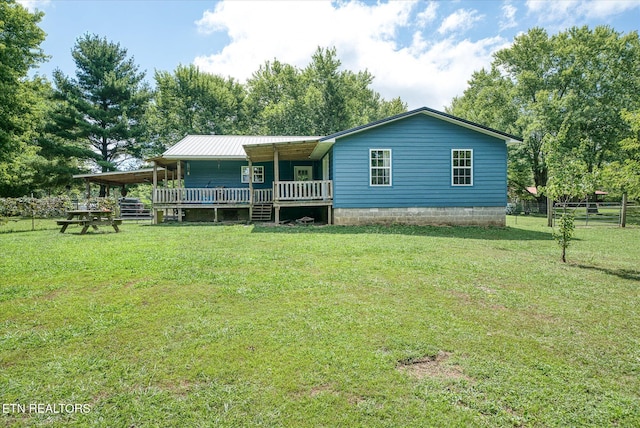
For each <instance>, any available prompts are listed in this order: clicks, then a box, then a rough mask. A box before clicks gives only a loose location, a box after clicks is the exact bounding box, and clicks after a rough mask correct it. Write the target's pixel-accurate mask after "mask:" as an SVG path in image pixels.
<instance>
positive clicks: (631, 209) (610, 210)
mask: <svg viewBox="0 0 640 428" xmlns="http://www.w3.org/2000/svg"><path fill="white" fill-rule="evenodd" d="M565 210H566V211H570V212H572V213H573V215H574V219H575V224H576V226H620V225H621V224H622V203H621V202H591V201H582V202H566V203H558V202H556V203H555V204H554V206H553V221H554V224H555V221H556V219H557V218H559V217H561V216H562V214H563V212H564V211H565ZM626 223H627V224H635V225H638V224H640V205H637V204H627V210H626Z"/></svg>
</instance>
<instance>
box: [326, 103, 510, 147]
mask: <svg viewBox="0 0 640 428" xmlns="http://www.w3.org/2000/svg"><path fill="white" fill-rule="evenodd" d="M418 114H424V115H427V116H431V117H435V118H436V119H441V120H444V121H446V122H450V123H453V124H454V125H458V126H462V127H464V128H468V129H472V130H474V131H477V132H480V133H483V134H487V135H490V136H492V137H496V138H499V139H501V140H504V141H506V142H521V139H520V138H519V137H516V136H514V135H511V134H507V133H506V132H502V131H498V130H496V129H493V128H489V127H488V126H484V125H480V124H478V123H474V122H471V121H469V120H466V119H462V118H460V117H456V116H453V115H450V114H448V113H444V112H441V111H438V110H434V109H431V108H428V107H420V108H418V109H415V110H411V111H407V112H404V113H400V114H397V115H395V116H391V117H387V118H384V119H380V120H376V121H374V122H371V123H367V124H366V125H361V126H356V127H355V128H351V129H347V130H345V131H340V132H336V133H335V134H331V135H327V136H326V137H322V138H321V139H320V142H323V141H335V140H336V139H339V138H342V137H346V136H347V135H352V134H355V133H358V132H362V131H366V130H368V129H371V128H375V127H378V126H381V125H386V124H387V123H391V122H395V121H397V120H400V119H404V118H407V117H410V116H415V115H418Z"/></svg>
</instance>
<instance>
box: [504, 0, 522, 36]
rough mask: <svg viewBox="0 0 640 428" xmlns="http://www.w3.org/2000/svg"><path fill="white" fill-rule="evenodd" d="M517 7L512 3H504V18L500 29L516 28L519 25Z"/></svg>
mask: <svg viewBox="0 0 640 428" xmlns="http://www.w3.org/2000/svg"><path fill="white" fill-rule="evenodd" d="M517 11H518V9H516V7H515V6H513V5H512V4H511V3H505V4H503V5H502V20H501V21H500V30H501V31H502V30H506V29H508V28H515V27H517V26H518V23H517V22H516V12H517Z"/></svg>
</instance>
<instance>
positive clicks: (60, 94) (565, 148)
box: [0, 0, 640, 198]
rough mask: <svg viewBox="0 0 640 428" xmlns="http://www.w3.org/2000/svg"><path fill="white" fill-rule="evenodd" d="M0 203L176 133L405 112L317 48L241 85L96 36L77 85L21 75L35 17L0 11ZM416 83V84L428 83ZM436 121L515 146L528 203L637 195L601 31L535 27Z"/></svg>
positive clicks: (325, 130)
mask: <svg viewBox="0 0 640 428" xmlns="http://www.w3.org/2000/svg"><path fill="white" fill-rule="evenodd" d="M0 14H1V15H0V196H21V195H25V194H29V193H32V192H35V193H55V192H59V191H61V190H62V189H64V187H65V186H68V185H70V183H71V175H72V174H74V173H78V172H83V171H87V170H94V171H95V170H99V171H112V170H117V169H129V168H132V167H134V166H138V165H140V164H141V163H142V161H143V159H146V158H149V157H152V156H155V155H158V154H160V153H162V152H163V151H164V150H165V149H166V148H167V147H169V146H170V145H171V144H174V143H175V142H177V141H178V140H180V139H181V138H182V137H184V136H185V135H187V134H244V135H328V134H331V133H333V132H337V131H340V130H344V129H348V128H351V127H354V126H358V125H362V124H365V123H367V122H370V121H373V120H377V119H381V118H384V117H387V116H391V115H394V114H397V113H401V112H404V111H406V108H407V106H406V104H405V103H404V102H403V101H402V100H401V99H400V98H399V97H398V98H394V99H392V100H385V99H383V98H382V97H381V96H380V94H379V93H377V92H376V91H374V90H373V89H372V88H371V84H372V82H373V76H372V75H371V74H370V73H369V72H368V71H359V72H353V71H349V70H344V69H342V68H341V63H340V60H339V59H338V55H337V52H336V50H335V48H318V49H317V50H316V52H315V53H314V54H313V56H312V58H311V61H310V63H309V65H307V66H306V67H304V68H298V67H295V66H292V65H290V64H286V63H282V62H280V61H278V60H277V59H273V60H272V61H267V62H265V63H264V64H263V65H262V66H260V67H259V69H258V70H256V71H255V72H254V73H253V75H252V77H251V78H250V79H248V81H247V82H244V83H241V82H239V81H237V80H235V79H233V78H231V77H224V76H219V75H215V74H209V73H205V72H203V71H201V70H199V69H198V68H197V67H195V66H193V65H179V66H178V67H176V69H175V70H173V71H155V72H154V75H153V81H154V83H155V85H154V87H153V88H152V87H151V86H150V85H149V83H148V82H147V81H146V80H145V79H146V73H145V72H144V71H141V70H139V67H138V66H137V65H136V63H135V61H134V59H133V58H132V57H130V56H129V55H128V53H127V50H126V49H125V48H124V47H122V46H120V44H118V43H114V42H112V41H109V40H107V39H106V38H104V37H100V36H98V35H94V34H85V35H83V36H81V37H79V38H78V39H77V41H76V44H75V46H74V47H73V50H72V56H73V60H74V62H75V65H76V71H75V74H74V75H71V76H67V75H65V74H64V73H63V72H61V71H60V70H56V71H55V72H54V73H53V76H52V79H51V80H49V79H47V78H45V77H42V76H36V77H28V75H29V71H30V70H32V69H34V68H35V67H37V65H38V64H39V63H42V62H43V61H46V60H47V56H46V54H45V52H43V50H42V49H41V48H40V44H41V43H42V42H43V41H44V39H45V34H44V32H43V31H42V30H41V29H40V28H39V27H38V24H39V22H40V20H41V18H42V16H43V15H42V13H41V12H35V13H31V12H29V11H28V10H26V9H25V8H24V7H22V6H20V5H19V4H17V3H16V2H15V0H5V1H3V2H1V3H0ZM428 81H429V79H428V76H425V84H428ZM446 111H447V113H450V114H453V115H455V116H459V117H461V118H464V119H468V120H471V121H473V122H476V123H479V124H482V125H485V126H489V127H492V128H495V129H498V130H500V131H504V132H508V133H510V134H513V135H517V136H520V137H522V139H523V143H522V144H515V145H512V146H510V147H509V167H508V178H509V189H510V192H511V193H512V194H513V195H519V196H520V197H530V196H533V195H530V194H529V193H530V192H529V191H528V190H527V189H528V188H531V187H535V188H536V189H537V191H536V195H535V197H537V198H542V197H545V196H546V195H549V194H558V195H560V194H562V195H566V194H567V192H590V191H592V190H593V189H594V188H595V187H600V188H602V189H606V190H610V191H612V192H614V193H616V192H617V193H618V194H623V193H625V194H628V195H629V196H630V197H631V198H640V41H639V38H638V33H637V32H636V31H634V32H630V33H627V34H622V33H619V32H616V31H615V30H614V29H612V28H610V27H607V26H599V27H596V28H594V29H591V28H588V27H573V28H570V29H567V30H565V31H562V32H559V33H558V34H555V35H549V34H547V32H546V31H545V30H544V29H541V28H533V29H531V30H529V31H528V32H526V33H524V34H521V35H519V36H517V37H516V38H515V39H514V41H513V44H512V45H511V46H510V47H508V48H505V49H503V50H501V51H498V52H496V53H495V54H494V56H493V61H492V63H491V65H490V67H488V68H487V69H482V70H479V71H476V72H474V73H473V75H472V77H471V79H470V80H469V82H468V87H467V89H466V90H465V91H464V93H463V94H462V95H461V96H459V97H455V98H454V99H453V100H452V102H451V104H450V106H448V107H447V108H446Z"/></svg>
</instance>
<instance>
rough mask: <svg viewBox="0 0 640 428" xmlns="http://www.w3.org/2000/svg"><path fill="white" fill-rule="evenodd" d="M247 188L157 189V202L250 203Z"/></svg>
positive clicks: (155, 200)
mask: <svg viewBox="0 0 640 428" xmlns="http://www.w3.org/2000/svg"><path fill="white" fill-rule="evenodd" d="M249 195H250V193H249V189H246V188H221V189H208V188H175V189H169V188H166V189H156V194H155V199H154V202H155V203H156V204H181V203H182V204H243V203H246V204H248V203H249Z"/></svg>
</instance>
